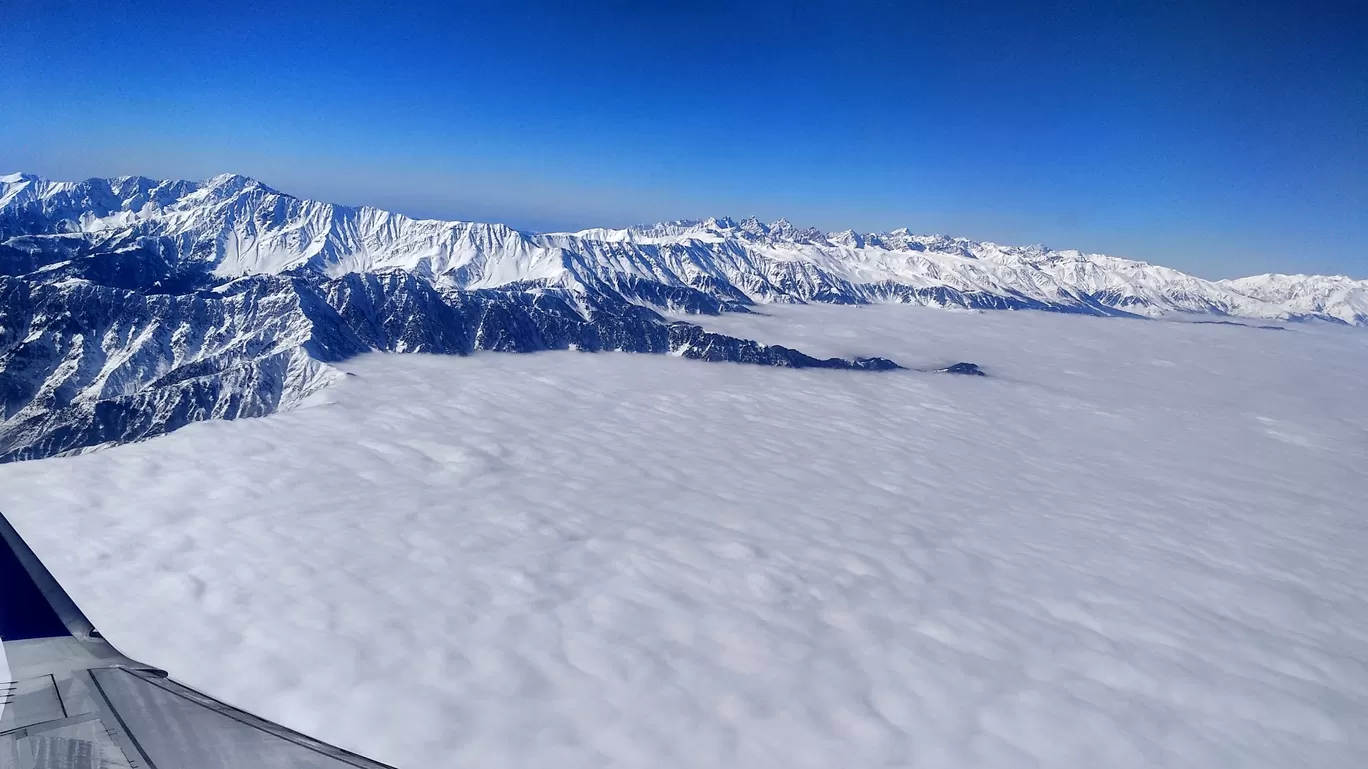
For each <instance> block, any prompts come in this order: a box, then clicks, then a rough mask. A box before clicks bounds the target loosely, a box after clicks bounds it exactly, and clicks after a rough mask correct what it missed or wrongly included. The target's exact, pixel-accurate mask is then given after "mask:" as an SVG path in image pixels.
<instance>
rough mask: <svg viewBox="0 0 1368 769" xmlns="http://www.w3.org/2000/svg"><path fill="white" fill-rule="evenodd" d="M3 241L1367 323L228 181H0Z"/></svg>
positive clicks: (734, 305) (1138, 285) (686, 286)
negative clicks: (64, 240)
mask: <svg viewBox="0 0 1368 769" xmlns="http://www.w3.org/2000/svg"><path fill="white" fill-rule="evenodd" d="M19 233H22V234H24V235H29V236H32V235H44V236H60V235H62V234H66V236H67V237H76V238H78V239H81V240H90V239H102V240H110V239H114V240H116V241H120V242H122V245H121V246H119V247H122V248H128V247H131V245H132V244H131V242H130V241H132V240H138V241H147V240H149V239H150V240H152V241H154V242H156V243H157V244H158V246H157V248H158V250H159V253H161V254H163V255H169V257H170V258H171V261H172V264H171V265H170V266H171V268H172V272H173V273H174V275H168V277H167V279H174V280H180V281H182V283H183V282H184V281H185V280H186V278H187V276H198V277H197V278H196V279H200V280H213V279H218V280H223V279H229V278H233V277H239V276H242V275H250V274H279V273H284V272H291V271H308V272H317V273H321V274H324V275H327V276H330V277H336V276H339V275H343V274H347V273H350V272H368V271H373V270H378V269H387V268H398V269H403V270H407V271H410V272H413V273H415V274H418V275H421V276H423V277H425V278H428V279H429V280H431V281H432V282H433V283H434V284H435V285H440V286H443V287H450V288H457V289H481V288H494V287H499V286H508V285H513V284H523V285H540V286H555V287H562V288H567V289H571V290H574V291H578V292H589V293H597V292H608V293H613V294H617V295H620V296H621V297H623V298H625V299H628V300H630V301H634V302H640V303H645V304H651V305H654V306H662V307H667V308H670V309H678V310H684V311H689V312H715V311H718V310H726V309H738V308H740V307H742V306H745V305H748V304H753V303H766V302H807V301H817V302H839V303H865V302H903V303H913V304H925V305H935V306H959V307H973V308H985V309H1043V310H1054V311H1063V312H1082V313H1089V314H1098V315H1109V314H1122V313H1125V314H1133V315H1143V316H1151V317H1153V316H1160V315H1164V314H1167V313H1174V312H1187V313H1205V314H1214V315H1231V316H1242V317H1250V318H1265V319H1276V320H1306V319H1320V320H1326V321H1332V322H1341V323H1349V324H1355V325H1365V324H1368V281H1354V280H1351V279H1349V278H1343V277H1333V278H1327V277H1321V276H1277V275H1266V276H1256V277H1254V278H1243V279H1239V280H1227V281H1208V280H1204V279H1201V278H1197V277H1194V276H1191V275H1187V274H1185V273H1182V272H1179V271H1177V270H1173V269H1169V268H1166V267H1161V266H1156V265H1150V264H1147V263H1144V262H1138V261H1133V260H1127V259H1120V258H1117V257H1110V256H1104V255H1099V254H1085V253H1082V252H1079V251H1072V250H1054V249H1049V248H1045V247H1043V246H1026V247H1019V246H1002V245H998V244H994V243H984V242H979V241H973V240H968V239H965V238H948V237H945V236H940V235H929V236H928V235H915V234H912V233H910V232H908V231H907V230H905V229H901V230H894V231H892V232H888V233H865V234H861V233H856V232H854V231H851V230H847V231H845V232H839V233H824V232H821V231H819V230H815V229H799V228H796V227H794V226H793V225H791V224H789V223H788V222H785V221H783V220H780V221H779V222H775V223H773V224H764V223H762V222H759V221H758V220H756V219H754V218H752V219H746V220H743V221H740V222H736V221H733V220H731V219H725V218H723V219H708V220H703V221H679V222H669V223H662V224H657V225H651V226H641V227H631V228H625V229H615V230H614V229H592V230H583V231H580V232H575V233H549V234H535V233H527V232H521V231H518V230H514V229H512V228H509V227H506V226H504V225H500V224H481V223H473V222H446V221H438V220H423V219H412V218H409V217H406V216H403V215H401V214H395V213H391V212H387V211H383V210H380V209H376V208H370V207H365V206H362V207H346V206H338V205H333V204H330V203H319V202H315V201H309V200H303V199H300V198H295V197H293V196H290V195H287V194H284V193H281V192H279V191H276V190H274V189H271V188H270V187H267V186H265V185H263V184H261V183H259V182H257V181H255V180H252V179H248V178H246V177H242V176H236V175H221V176H217V177H214V178H212V179H209V180H207V181H205V182H182V181H157V180H152V179H145V178H141V177H121V178H117V179H103V180H102V179H91V180H87V181H85V182H50V181H45V180H42V179H40V178H38V177H34V176H25V175H11V176H6V177H0V240H3V239H5V238H6V237H12V236H13V235H14V234H19ZM23 245H28V246H32V244H31V243H29V244H23ZM105 250H106V251H109V250H110V249H108V248H106V249H105Z"/></svg>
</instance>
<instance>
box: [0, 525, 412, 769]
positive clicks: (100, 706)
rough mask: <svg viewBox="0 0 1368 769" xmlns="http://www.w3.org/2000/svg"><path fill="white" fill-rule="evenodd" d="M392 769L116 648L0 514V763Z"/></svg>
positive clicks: (3, 767) (22, 768) (143, 768)
mask: <svg viewBox="0 0 1368 769" xmlns="http://www.w3.org/2000/svg"><path fill="white" fill-rule="evenodd" d="M287 767H288V768H290V769H295V768H297V767H302V768H303V769H346V768H347V767H360V768H361V769H392V767H388V766H386V765H384V764H380V763H377V762H375V761H371V760H370V759H367V758H363V757H361V756H358V755H356V754H354V753H349V752H347V751H345V750H342V749H341V748H337V747H334V746H332V745H328V744H326V743H323V742H319V741H318V740H315V739H312V738H310V737H307V736H305V735H303V734H300V733H298V732H295V731H291V730H289V729H286V728H285V727H283V726H280V725H279V724H275V723H272V722H270V721H267V720H265V719H262V718H258V717H256V716H253V715H251V714H249V713H245V712H243V711H241V710H238V709H237V708H234V707H232V706H230V705H227V704H225V703H222V702H219V701H218V700H215V699H214V698H212V697H210V696H208V695H206V694H203V693H201V692H198V691H196V690H194V689H191V688H190V687H188V686H184V685H182V684H179V683H176V682H175V681H172V680H171V679H170V678H168V677H167V674H166V673H165V672H164V671H161V670H158V669H156V668H154V667H151V666H148V665H145V664H143V663H141V662H137V661H135V660H132V659H129V658H128V657H125V656H124V655H123V654H121V653H119V651H118V650H117V649H115V648H114V647H113V646H112V645H111V644H110V643H109V642H108V641H107V640H105V639H104V637H103V636H101V635H100V633H99V632H98V631H96V630H95V628H94V626H92V625H91V624H90V621H89V620H88V619H86V617H85V615H84V614H82V613H81V610H80V609H79V608H77V607H76V604H75V603H74V602H72V600H71V598H70V597H69V596H68V595H67V594H66V591H64V590H62V588H61V586H60V585H58V584H57V580H56V579H54V578H53V576H52V574H51V573H50V572H48V570H47V569H46V568H45V567H44V566H43V564H42V563H41V562H40V561H39V560H38V557H37V556H36V555H34V553H33V551H32V550H30V549H29V547H28V545H26V544H25V543H24V541H23V540H22V539H21V538H20V537H19V533H18V532H17V531H15V530H14V527H12V526H11V525H10V524H9V521H7V520H5V518H4V516H2V515H0V769H249V768H250V769H286V768H287Z"/></svg>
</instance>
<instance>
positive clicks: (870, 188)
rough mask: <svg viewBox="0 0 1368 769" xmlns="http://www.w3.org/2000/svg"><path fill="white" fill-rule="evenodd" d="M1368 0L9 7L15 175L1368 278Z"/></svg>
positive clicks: (0, 42) (459, 214)
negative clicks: (789, 229) (770, 227)
mask: <svg viewBox="0 0 1368 769" xmlns="http://www.w3.org/2000/svg"><path fill="white" fill-rule="evenodd" d="M1123 6H1124V7H1123ZM1364 7H1365V4H1364V3H1359V2H1352V3H1351V2H1344V3H1339V4H1318V3H1316V2H1284V3H1272V2H1259V0H1252V1H1251V2H1245V3H1211V2H1202V1H1201V0H1193V1H1192V2H1177V3H1169V2H1134V3H1129V2H1128V3H1111V2H1100V3H1050V2H1045V3H1020V2H978V3H962V4H961V3H945V4H919V3H912V2H865V1H862V0H847V1H845V2H815V1H809V0H787V1H784V2H751V3H741V2H721V1H720V0H712V1H709V0H700V1H698V2H686V1H673V2H671V1H669V0H665V1H663V2H657V3H645V2H642V3H637V2H627V1H626V0H611V1H604V2H576V1H574V0H565V1H563V2H541V3H527V2H517V0H509V1H508V2H493V1H491V2H477V3H405V2H388V3H372V2H345V1H344V0H334V1H333V2H255V1H254V0H234V2H229V3H218V2H215V3H200V2H184V1H182V2H175V3H163V2H156V1H148V0H144V1H142V2H136V3H134V2H119V1H118V0H103V1H102V2H85V1H84V0H82V1H80V2H45V1H40V2H35V1H34V0H17V1H16V0H8V1H7V2H4V3H3V4H0V29H3V30H4V31H3V33H0V54H2V55H3V62H4V72H3V76H0V171H10V170H24V171H31V172H35V173H39V174H42V175H44V176H48V177H51V178H59V179H74V178H85V177H89V176H112V175H118V174H131V173H141V174H144V175H148V176H159V177H167V176H171V177H181V178H204V177H207V176H210V175H213V174H215V173H219V172H223V171H234V172H239V173H245V174H248V175H251V176H255V177H257V178H259V179H261V180H263V181H265V182H266V183H268V184H271V185H273V186H275V187H278V188H280V189H283V190H285V191H287V192H291V193H294V194H296V195H301V196H305V197H313V198H320V199H326V200H333V201H338V202H345V203H357V204H359V203H366V204H371V205H377V206H381V207H385V208H390V209H394V210H398V211H403V212H406V213H411V214H416V215H422V216H439V217H443V218H466V219H481V220H495V221H505V222H508V223H510V224H513V225H515V226H520V227H526V228H531V229H553V228H555V229H559V228H578V227H583V226H593V225H623V224H630V223H635V222H641V221H656V220H660V219H675V218H694V217H704V216H708V215H722V214H727V215H731V216H735V217H741V216H746V215H750V214H755V215H758V216H760V217H761V218H765V219H773V218H778V217H780V216H786V217H788V218H789V219H790V220H791V221H793V222H795V223H797V224H800V225H813V226H819V227H823V228H827V229H844V228H846V227H855V228H856V229H860V230H885V229H892V228H895V227H900V226H908V227H911V228H912V229H913V230H915V231H919V232H942V233H947V234H952V235H965V236H969V237H975V238H981V239H988V240H997V241H999V242H1006V243H1035V242H1043V243H1046V244H1048V245H1051V246H1054V247H1059V248H1067V247H1074V248H1083V249H1088V250H1097V251H1103V252H1107V253H1112V254H1117V255H1122V256H1130V257H1134V258H1140V259H1146V260H1149V261H1154V262H1159V263H1164V264H1169V265H1171V266H1175V267H1179V268H1182V269H1187V270H1190V271H1193V272H1196V273H1197V274H1200V275H1205V276H1211V277H1224V276H1231V275H1237V274H1247V273H1255V272H1265V271H1285V272H1297V271H1312V272H1340V273H1348V274H1351V275H1355V276H1358V277H1368V12H1365V10H1364Z"/></svg>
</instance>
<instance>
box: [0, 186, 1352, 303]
mask: <svg viewBox="0 0 1368 769" xmlns="http://www.w3.org/2000/svg"><path fill="white" fill-rule="evenodd" d="M131 179H144V180H147V181H151V182H161V183H185V184H195V185H201V186H203V185H207V184H209V183H210V182H213V181H214V180H216V179H240V180H242V181H244V182H246V183H250V184H255V185H258V186H259V187H260V188H262V189H264V190H266V191H268V192H271V193H274V194H277V195H283V196H285V197H287V198H291V199H293V200H299V201H304V202H309V203H322V204H325V205H330V206H336V207H342V208H351V209H363V208H369V209H372V210H375V211H381V212H384V213H387V214H392V215H396V216H403V217H405V218H408V219H411V220H413V221H428V222H441V223H448V224H484V225H497V226H501V227H507V228H508V229H510V230H513V231H515V232H519V233H522V234H525V235H534V236H539V235H579V234H581V233H584V232H589V231H592V230H604V231H618V232H631V231H641V230H649V229H652V228H657V227H662V226H677V227H685V228H693V227H699V226H707V225H709V224H710V223H715V224H718V225H721V224H722V223H723V222H725V223H726V224H727V226H722V227H721V228H720V229H723V230H729V229H741V230H742V231H747V230H744V229H742V225H744V224H746V223H748V222H755V223H757V224H759V225H760V226H761V227H764V228H766V230H773V229H774V228H775V227H776V226H778V225H788V226H789V227H790V228H792V229H793V230H794V231H795V232H797V233H816V234H818V235H822V236H824V237H828V238H829V237H830V236H833V235H847V234H853V235H855V236H858V237H880V236H886V235H907V236H912V237H918V238H943V239H946V240H950V241H954V242H965V243H973V244H977V245H988V246H1000V247H1007V248H1021V249H1031V248H1038V249H1040V250H1042V251H1044V252H1053V253H1064V252H1074V253H1077V254H1081V255H1083V256H1100V257H1107V258H1110V259H1122V260H1125V261H1129V262H1135V263H1137V264H1144V265H1147V266H1151V267H1162V268H1164V269H1170V270H1174V271H1175V272H1181V273H1183V274H1185V275H1192V276H1193V277H1196V278H1198V279H1200V280H1209V281H1212V282H1221V281H1230V280H1240V279H1243V278H1257V277H1265V276H1272V277H1286V278H1317V277H1319V278H1339V279H1344V280H1348V281H1352V282H1355V283H1368V278H1356V277H1354V276H1351V275H1349V274H1347V273H1343V272H1341V273H1320V272H1262V273H1254V274H1244V275H1240V276H1237V277H1233V278H1201V277H1200V276H1198V275H1194V274H1193V273H1190V272H1187V271H1185V270H1180V269H1178V268H1176V267H1169V266H1167V265H1166V264H1162V263H1157V262H1153V261H1149V260H1146V259H1136V258H1133V257H1129V256H1116V255H1114V254H1109V253H1104V252H1102V251H1085V250H1082V249H1077V248H1055V247H1052V246H1049V245H1046V244H1045V243H1043V242H1037V243H1025V244H1022V243H1003V242H999V241H997V240H984V239H978V238H973V237H967V236H963V235H948V234H945V233H939V232H913V230H912V228H910V227H907V226H905V225H904V226H901V227H895V228H893V229H890V230H877V231H865V232H860V231H858V230H856V229H854V228H853V227H848V228H846V229H843V230H824V229H822V228H819V227H799V226H797V225H794V224H793V223H792V222H790V221H789V220H788V218H787V217H784V216H781V217H779V218H778V219H775V220H774V221H772V222H764V221H763V220H761V219H760V218H759V217H758V216H754V215H751V216H747V217H744V218H742V219H739V220H738V219H736V218H733V217H732V216H730V215H723V216H708V217H703V218H681V219H662V220H658V221H655V222H647V221H641V222H636V223H634V224H629V225H625V226H620V227H612V226H602V225H598V226H589V227H581V228H580V229H578V230H537V229H530V228H522V227H515V226H512V225H509V224H506V223H505V222H502V221H497V220H484V219H451V218H442V217H438V216H419V215H413V214H408V213H404V212H403V211H400V210H396V209H394V208H384V207H381V206H377V205H372V204H369V203H359V204H353V203H339V202H335V201H331V200H323V199H318V198H306V197H301V196H299V195H295V194H293V193H290V192H286V191H284V190H282V189H279V188H278V187H274V186H272V185H270V184H267V183H266V182H263V181H262V180H261V179H258V178H257V177H255V176H250V175H247V174H241V173H237V172H232V171H228V172H223V173H218V174H213V175H212V176H209V177H206V178H203V179H185V178H171V177H156V176H147V175H145V174H120V175H117V176H88V177H86V178H84V179H79V180H65V179H53V178H50V177H47V176H43V175H41V174H36V173H31V172H27V171H14V172H11V173H4V174H0V183H4V184H15V183H18V182H20V181H23V180H37V181H42V182H50V183H55V184H81V183H86V182H94V181H101V182H111V181H120V180H131ZM795 242H796V241H795Z"/></svg>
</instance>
